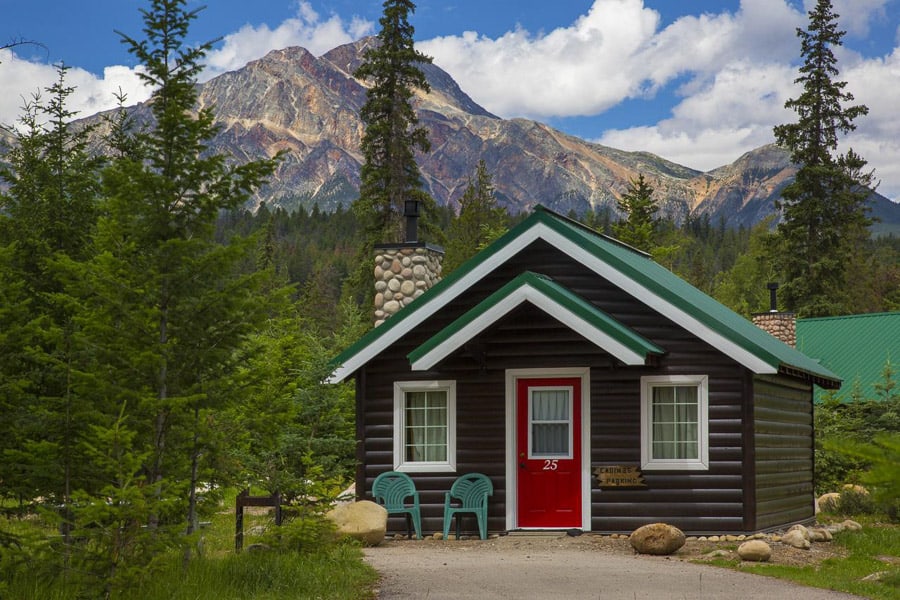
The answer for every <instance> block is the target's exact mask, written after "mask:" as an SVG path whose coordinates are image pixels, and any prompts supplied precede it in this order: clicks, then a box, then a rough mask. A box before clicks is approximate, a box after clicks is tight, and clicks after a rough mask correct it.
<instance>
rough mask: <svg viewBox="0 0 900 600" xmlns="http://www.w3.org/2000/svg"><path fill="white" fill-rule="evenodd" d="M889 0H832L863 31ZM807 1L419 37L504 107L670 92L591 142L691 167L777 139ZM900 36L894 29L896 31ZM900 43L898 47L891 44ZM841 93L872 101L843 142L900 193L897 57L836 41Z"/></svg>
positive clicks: (465, 82)
mask: <svg viewBox="0 0 900 600" xmlns="http://www.w3.org/2000/svg"><path fill="white" fill-rule="evenodd" d="M889 1H890V0H835V12H837V13H838V14H840V15H841V23H840V26H841V27H842V28H844V29H846V30H847V31H848V39H850V38H853V37H856V38H864V37H865V36H866V34H867V33H868V31H869V28H870V27H871V25H872V23H873V22H874V21H875V20H876V19H879V18H882V19H883V18H884V15H885V6H886V4H887V3H888V2H889ZM814 4H815V0H805V4H804V5H803V6H801V4H800V3H797V2H796V1H794V2H792V1H791V0H742V1H741V3H740V7H739V9H738V10H737V11H736V12H733V13H732V12H728V11H722V12H719V13H715V14H700V15H686V16H683V17H681V18H678V19H677V20H675V21H674V22H672V23H670V24H668V25H667V26H665V27H661V19H660V16H659V14H658V13H657V12H656V11H654V10H652V9H651V8H649V7H647V6H645V3H644V2H643V0H594V2H593V4H592V6H591V8H590V10H589V11H588V12H587V13H586V14H585V15H583V16H581V17H579V18H578V19H577V20H575V22H574V23H572V25H570V26H568V27H561V28H558V29H555V30H553V31H550V32H549V33H544V34H533V33H531V32H529V31H525V30H523V29H521V28H518V29H514V30H511V31H509V32H507V33H506V34H504V35H502V36H499V37H497V38H496V39H491V38H488V37H485V36H482V35H479V34H478V33H477V32H474V31H469V32H465V33H464V34H462V35H459V36H447V37H440V38H436V39H433V40H429V41H427V42H424V43H422V44H420V47H421V49H422V50H423V51H425V52H427V53H428V54H430V55H432V56H433V57H434V60H435V63H436V64H437V65H439V66H440V67H442V68H443V69H445V70H447V71H448V72H449V73H450V74H451V75H452V76H453V77H454V79H456V80H457V81H458V82H459V83H460V85H461V87H462V88H463V89H464V90H466V92H467V93H469V94H470V95H471V96H472V97H473V98H474V99H475V100H476V101H477V102H479V103H480V104H482V105H483V106H485V108H487V109H488V110H490V111H491V112H494V113H496V114H499V115H501V116H504V117H514V116H524V117H531V118H535V119H542V118H560V117H570V116H581V115H590V116H594V115H600V116H601V118H602V113H603V112H604V111H605V110H607V109H609V108H610V107H613V106H616V105H618V104H620V103H622V102H625V101H629V100H632V101H633V100H634V99H645V100H647V101H654V99H655V98H656V97H657V96H658V95H660V94H661V92H662V91H666V92H667V93H669V94H673V95H674V96H675V98H676V99H677V100H676V103H675V105H674V106H673V108H672V110H671V115H670V116H669V117H667V118H665V119H663V120H661V121H659V122H656V123H647V124H642V125H640V126H635V127H630V128H623V129H609V130H607V131H605V132H602V133H601V134H600V135H599V137H598V138H597V139H596V141H598V142H600V143H602V144H606V145H609V146H613V147H616V148H621V149H624V150H646V151H650V152H653V153H655V154H658V155H660V156H663V157H665V158H667V159H669V160H673V161H675V162H678V163H681V164H684V165H686V166H690V167H693V168H697V169H703V170H708V169H713V168H715V167H719V166H722V165H724V164H728V163H730V162H732V161H733V160H735V159H736V158H738V157H739V156H740V155H741V154H743V153H744V152H746V151H748V150H751V149H753V148H756V147H758V146H761V145H763V144H767V143H771V142H773V141H774V136H773V134H772V127H773V125H776V124H779V123H786V122H790V121H791V120H793V119H794V118H796V117H795V115H794V114H793V113H791V112H789V111H786V110H785V109H784V103H785V101H786V100H787V99H788V98H792V97H796V96H797V95H798V94H799V93H800V91H799V90H798V89H797V87H796V85H795V84H794V79H795V78H796V77H797V70H796V68H797V66H798V64H799V60H800V57H799V40H798V39H797V37H796V30H797V28H798V27H800V28H803V27H805V26H806V24H807V17H806V11H807V10H809V9H810V8H812V6H813V5H814ZM898 37H900V34H898ZM898 52H900V50H898ZM835 53H836V55H837V57H838V60H839V64H840V65H841V67H842V69H843V71H842V73H841V78H842V79H845V80H847V81H848V87H847V89H848V91H851V92H853V93H854V94H855V95H856V99H857V101H858V102H861V103H864V104H866V105H868V106H869V108H870V114H869V115H868V116H867V117H865V118H863V119H860V120H859V121H858V125H859V129H858V130H857V131H856V132H855V133H854V134H853V135H852V136H850V137H849V138H848V140H847V142H848V144H852V145H853V147H854V148H855V149H856V150H858V151H859V152H861V153H862V154H863V156H865V157H867V158H869V160H870V164H871V165H872V166H873V167H875V168H876V169H877V175H878V176H879V177H880V178H881V179H882V186H881V188H880V191H881V192H882V193H884V194H885V195H888V196H889V197H892V198H897V197H898V196H900V142H894V141H893V140H898V139H900V135H898V134H900V131H898V130H900V121H897V120H896V118H895V113H896V108H895V107H896V106H900V59H898V57H897V52H895V53H894V55H892V56H890V57H888V58H885V59H865V58H864V57H863V56H861V55H860V54H858V53H857V52H855V51H853V50H852V48H849V47H847V46H846V45H845V47H843V48H838V49H836V50H835Z"/></svg>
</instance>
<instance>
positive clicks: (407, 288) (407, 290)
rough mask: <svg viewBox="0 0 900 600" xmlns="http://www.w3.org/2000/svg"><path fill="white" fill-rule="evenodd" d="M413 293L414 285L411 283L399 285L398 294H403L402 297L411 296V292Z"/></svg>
mask: <svg viewBox="0 0 900 600" xmlns="http://www.w3.org/2000/svg"><path fill="white" fill-rule="evenodd" d="M415 291H416V284H415V283H413V282H412V281H409V280H407V281H404V282H403V283H402V284H400V293H401V294H403V295H404V296H412V295H413V292H415Z"/></svg>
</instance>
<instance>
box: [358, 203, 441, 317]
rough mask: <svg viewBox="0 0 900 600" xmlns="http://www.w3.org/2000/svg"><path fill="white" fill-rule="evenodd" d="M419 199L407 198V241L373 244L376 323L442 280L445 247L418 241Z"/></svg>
mask: <svg viewBox="0 0 900 600" xmlns="http://www.w3.org/2000/svg"><path fill="white" fill-rule="evenodd" d="M420 206H421V204H420V202H419V201H417V200H407V201H406V203H405V206H404V210H403V216H404V217H405V218H406V241H405V242H402V243H400V244H376V245H375V326H376V327H377V326H379V325H381V324H382V323H384V322H385V320H387V318H388V317H390V316H391V315H393V314H396V313H397V311H399V310H400V309H401V308H403V307H404V306H406V305H407V304H409V303H410V302H412V301H413V300H415V299H416V298H418V297H419V296H421V295H422V294H424V293H425V291H426V290H428V289H430V288H431V287H432V286H433V285H434V284H436V283H437V282H438V281H440V280H441V263H442V261H443V259H444V250H443V248H440V247H438V246H431V245H429V244H424V243H421V242H419V236H418V220H419V209H420Z"/></svg>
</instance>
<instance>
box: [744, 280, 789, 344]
mask: <svg viewBox="0 0 900 600" xmlns="http://www.w3.org/2000/svg"><path fill="white" fill-rule="evenodd" d="M766 287H767V288H768V289H769V312H765V313H757V314H755V315H753V324H754V325H756V326H757V327H759V328H760V329H762V330H763V331H765V332H767V333H769V334H770V335H773V336H775V337H777V338H778V339H779V340H781V341H782V342H784V343H785V344H787V345H788V346H790V347H791V348H794V347H796V346H797V318H796V315H795V314H794V313H792V312H779V311H778V303H777V301H776V291H777V290H778V284H777V283H768V284H766Z"/></svg>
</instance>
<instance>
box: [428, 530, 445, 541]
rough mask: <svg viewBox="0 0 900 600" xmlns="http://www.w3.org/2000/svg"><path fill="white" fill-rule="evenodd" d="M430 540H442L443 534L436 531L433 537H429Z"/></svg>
mask: <svg viewBox="0 0 900 600" xmlns="http://www.w3.org/2000/svg"><path fill="white" fill-rule="evenodd" d="M431 539H433V540H442V539H444V534H443V533H441V532H440V531H436V532H434V535H433V536H431Z"/></svg>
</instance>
